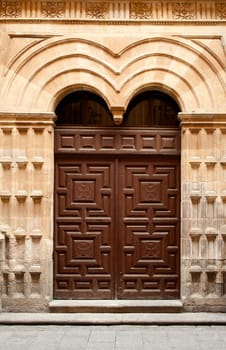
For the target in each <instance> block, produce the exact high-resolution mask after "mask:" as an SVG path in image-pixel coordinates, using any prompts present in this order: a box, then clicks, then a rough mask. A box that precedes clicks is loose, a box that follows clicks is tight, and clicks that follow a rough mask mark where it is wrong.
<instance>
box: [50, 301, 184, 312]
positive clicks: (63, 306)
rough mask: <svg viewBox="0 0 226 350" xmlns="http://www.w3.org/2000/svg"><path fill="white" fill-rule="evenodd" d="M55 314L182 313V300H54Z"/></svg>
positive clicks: (52, 302)
mask: <svg viewBox="0 0 226 350" xmlns="http://www.w3.org/2000/svg"><path fill="white" fill-rule="evenodd" d="M49 311H50V312H54V313H170V312H174V313H175V312H182V311H183V304H182V302H181V301H180V300H52V301H50V303H49Z"/></svg>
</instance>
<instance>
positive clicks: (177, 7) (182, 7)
mask: <svg viewBox="0 0 226 350" xmlns="http://www.w3.org/2000/svg"><path fill="white" fill-rule="evenodd" d="M194 17H195V4H194V2H176V3H174V4H173V18H175V19H182V20H189V19H193V18H194Z"/></svg>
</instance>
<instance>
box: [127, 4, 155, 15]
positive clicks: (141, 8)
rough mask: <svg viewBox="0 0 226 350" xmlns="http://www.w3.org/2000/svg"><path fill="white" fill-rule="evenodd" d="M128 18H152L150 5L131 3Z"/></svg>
mask: <svg viewBox="0 0 226 350" xmlns="http://www.w3.org/2000/svg"><path fill="white" fill-rule="evenodd" d="M130 18H132V19H150V18H152V3H142V2H135V3H131V4H130Z"/></svg>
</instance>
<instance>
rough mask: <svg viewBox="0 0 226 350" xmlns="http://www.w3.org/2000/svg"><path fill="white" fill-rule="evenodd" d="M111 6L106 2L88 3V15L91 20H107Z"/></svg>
mask: <svg viewBox="0 0 226 350" xmlns="http://www.w3.org/2000/svg"><path fill="white" fill-rule="evenodd" d="M108 9H109V4H108V3H106V2H94V3H93V2H87V4H86V13H87V16H88V17H89V18H96V19H105V18H106V14H107V13H108Z"/></svg>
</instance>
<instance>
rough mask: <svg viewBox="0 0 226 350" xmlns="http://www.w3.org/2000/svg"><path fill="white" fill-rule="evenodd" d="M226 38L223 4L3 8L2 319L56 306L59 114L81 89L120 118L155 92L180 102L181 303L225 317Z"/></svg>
mask: <svg viewBox="0 0 226 350" xmlns="http://www.w3.org/2000/svg"><path fill="white" fill-rule="evenodd" d="M225 28H226V2H225V1H221V2H217V1H191V2H189V3H187V2H183V3H178V2H175V1H150V2H146V1H141V2H135V1H107V0H106V1H105V2H95V1H89V2H86V1H73V0H71V1H60V2H54V4H52V6H50V2H41V1H29V0H25V1H17V2H10V1H8V2H3V1H0V81H1V84H0V213H1V215H0V300H1V302H2V308H3V310H5V311H7V310H8V311H30V310H32V311H46V310H47V309H48V301H49V300H51V299H52V285H53V281H52V264H53V263H52V250H53V205H54V203H53V192H54V181H53V178H54V139H53V131H54V117H55V115H54V110H55V107H56V105H57V103H58V102H59V101H60V100H61V99H62V98H63V97H64V96H65V95H67V94H68V93H70V92H71V91H75V90H80V89H87V90H90V91H93V92H95V93H97V94H98V95H100V96H102V97H103V98H104V100H105V101H106V103H107V105H108V107H109V109H110V110H111V111H112V112H113V114H114V116H115V118H116V119H117V120H118V119H120V118H121V116H122V114H123V111H124V110H126V108H127V106H128V104H129V102H130V101H131V99H132V98H133V97H134V96H135V95H136V94H138V93H139V92H142V91H144V90H147V89H158V90H161V91H163V92H166V93H168V94H169V95H170V96H171V97H173V98H174V99H175V100H176V101H177V103H178V104H179V106H180V108H181V113H180V116H179V118H180V120H181V138H182V144H181V300H182V301H183V303H184V305H185V307H186V308H187V309H188V310H194V311H196V310H200V311H202V310H205V311H208V310H211V311H221V310H225V309H226V307H225V305H226V303H225V299H226V151H225V149H226V77H225V62H226V60H225V59H226V57H225ZM0 305H1V304H0Z"/></svg>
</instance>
